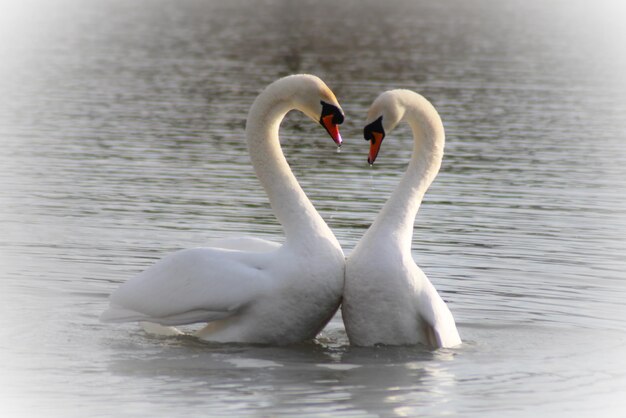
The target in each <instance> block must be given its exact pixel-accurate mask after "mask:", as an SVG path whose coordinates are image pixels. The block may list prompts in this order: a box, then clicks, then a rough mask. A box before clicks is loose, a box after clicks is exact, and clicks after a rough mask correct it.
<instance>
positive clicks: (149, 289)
mask: <svg viewBox="0 0 626 418" xmlns="http://www.w3.org/2000/svg"><path fill="white" fill-rule="evenodd" d="M292 109H297V110H300V111H302V112H303V113H305V114H306V115H308V116H309V117H311V118H312V119H314V120H315V121H316V122H320V123H321V124H322V125H323V126H324V127H325V128H326V130H327V131H328V133H329V134H330V135H331V136H332V138H333V140H334V141H335V142H336V143H337V144H338V145H340V144H341V136H340V134H339V130H338V127H337V125H338V124H341V123H342V122H343V113H342V111H341V108H340V106H339V104H338V102H337V99H336V98H335V95H334V94H333V93H332V91H331V90H330V89H329V88H328V87H327V86H326V84H324V82H323V81H322V80H320V79H319V78H317V77H314V76H311V75H294V76H288V77H285V78H282V79H280V80H278V81H275V82H274V83H272V84H270V85H269V86H268V87H267V88H266V89H265V90H264V91H263V92H262V93H261V94H260V95H259V96H258V97H257V98H256V100H255V101H254V103H253V105H252V108H251V109H250V113H249V114H248V121H247V124H246V137H247V141H248V150H249V153H250V157H251V160H252V164H253V166H254V169H255V172H256V174H257V177H258V178H259V180H260V182H261V184H262V186H263V187H264V189H265V191H266V192H267V195H268V197H269V200H270V203H271V206H272V209H273V211H274V213H275V214H276V217H277V219H278V221H279V222H280V223H281V224H282V226H283V229H284V231H285V236H286V237H285V243H284V244H283V245H282V246H281V245H278V244H276V243H273V242H269V241H265V240H262V239H255V238H241V239H226V240H223V241H222V245H221V246H220V247H211V248H194V249H188V250H182V251H178V252H176V253H173V254H171V255H169V256H167V257H165V258H163V259H162V260H160V261H158V262H157V263H156V264H154V265H153V266H151V267H149V268H148V269H147V270H145V271H144V272H142V273H140V274H139V275H138V276H136V277H134V278H132V279H131V280H129V281H127V282H126V283H124V284H122V285H121V286H120V287H119V288H118V289H117V290H116V291H115V292H114V293H113V294H112V295H111V298H110V307H109V309H108V310H107V311H105V312H104V313H103V314H102V316H101V319H102V320H103V321H105V322H129V321H146V322H150V323H156V324H161V325H182V324H190V323H197V322H208V324H207V326H206V327H204V328H203V329H201V330H199V331H198V332H197V333H196V334H195V335H196V336H198V337H199V338H202V339H205V340H209V341H216V342H242V343H266V344H289V343H292V342H298V341H303V340H307V339H311V338H313V337H315V335H316V334H317V333H318V332H319V331H320V330H321V329H322V328H323V327H324V325H326V323H327V322H328V321H329V320H330V318H331V317H332V316H333V314H334V313H335V312H336V311H337V309H338V307H339V304H340V301H341V294H342V291H343V279H344V267H345V258H344V254H343V251H342V250H341V247H340V246H339V243H338V242H337V240H336V238H335V236H334V235H333V233H332V232H331V230H330V229H329V228H328V226H327V225H326V223H325V222H324V220H323V219H322V217H321V216H320V215H319V214H318V213H317V211H316V210H315V208H314V207H313V205H312V203H311V201H310V200H309V199H308V198H307V196H306V195H305V194H304V191H303V190H302V188H301V187H300V185H299V184H298V181H297V180H296V178H295V177H294V175H293V173H292V172H291V169H290V168H289V165H288V164H287V161H286V159H285V157H284V155H283V152H282V150H281V148H280V144H279V139H278V130H279V125H280V122H281V121H282V119H283V118H284V116H285V115H286V113H287V112H289V111H290V110H292ZM155 328H156V329H160V328H161V327H155ZM153 329H154V328H153ZM174 332H175V330H174Z"/></svg>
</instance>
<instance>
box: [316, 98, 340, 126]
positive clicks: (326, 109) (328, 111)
mask: <svg viewBox="0 0 626 418" xmlns="http://www.w3.org/2000/svg"><path fill="white" fill-rule="evenodd" d="M320 103H321V105H322V116H321V117H320V122H321V121H322V120H324V118H325V117H327V116H331V115H332V117H333V119H332V122H333V123H334V124H335V125H341V124H342V123H343V112H342V111H341V110H340V109H339V108H338V107H337V106H335V105H331V104H330V103H326V102H325V101H323V100H321V101H320Z"/></svg>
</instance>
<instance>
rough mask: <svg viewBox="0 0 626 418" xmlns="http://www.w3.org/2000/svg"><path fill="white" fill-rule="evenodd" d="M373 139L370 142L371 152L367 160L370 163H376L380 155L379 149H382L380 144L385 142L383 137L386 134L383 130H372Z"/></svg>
mask: <svg viewBox="0 0 626 418" xmlns="http://www.w3.org/2000/svg"><path fill="white" fill-rule="evenodd" d="M371 134H372V139H371V142H370V152H369V154H368V155H367V162H368V163H369V164H374V161H376V157H377V156H378V151H380V144H382V143H383V138H384V137H385V135H384V134H383V133H382V132H376V131H372V132H371Z"/></svg>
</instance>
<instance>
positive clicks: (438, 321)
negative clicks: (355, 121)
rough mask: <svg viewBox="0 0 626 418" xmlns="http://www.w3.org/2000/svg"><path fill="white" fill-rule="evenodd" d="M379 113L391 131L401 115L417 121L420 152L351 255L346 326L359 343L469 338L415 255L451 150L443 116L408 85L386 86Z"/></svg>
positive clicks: (373, 114) (446, 343)
mask: <svg viewBox="0 0 626 418" xmlns="http://www.w3.org/2000/svg"><path fill="white" fill-rule="evenodd" d="M379 116H382V127H383V128H384V131H387V132H388V131H390V130H391V129H393V128H394V127H395V126H396V125H397V124H398V122H400V121H401V120H406V121H407V122H408V123H409V124H410V126H411V128H412V130H413V136H414V148H413V155H412V158H411V162H410V163H409V166H408V169H407V171H406V173H405V174H404V176H403V177H402V180H401V181H400V184H399V185H398V187H397V188H396V189H395V190H394V192H393V193H392V195H391V197H390V198H389V200H388V201H387V203H386V204H385V206H384V208H383V209H382V211H381V213H380V214H379V215H378V217H377V218H376V219H375V221H374V223H373V224H372V225H371V227H370V228H369V229H368V231H367V232H366V233H365V235H364V236H363V238H362V239H361V241H360V242H359V243H358V245H357V246H356V248H355V249H354V251H352V253H351V254H350V256H349V257H348V259H347V261H346V281H345V287H344V296H343V304H342V313H343V320H344V323H345V326H346V331H347V333H348V337H349V339H350V343H351V344H354V345H359V346H371V345H375V344H388V345H410V344H416V343H421V344H425V345H428V346H431V347H452V346H455V345H458V344H460V343H461V339H460V337H459V333H458V331H457V329H456V325H455V322H454V318H453V317H452V314H451V313H450V310H449V309H448V307H447V306H446V304H445V302H444V301H443V300H442V299H441V297H440V296H439V294H438V293H437V291H436V290H435V288H434V286H433V285H432V284H431V283H430V281H429V280H428V278H427V277H426V275H425V274H424V273H423V272H422V270H421V269H420V268H419V267H418V266H417V265H416V264H415V262H414V261H413V257H412V256H411V239H412V235H413V223H414V220H415V216H416V214H417V210H418V208H419V206H420V203H421V201H422V198H423V196H424V193H425V192H426V190H427V189H428V187H429V186H430V184H431V183H432V181H433V180H434V178H435V176H436V175H437V173H438V171H439V167H440V166H441V160H442V158H443V147H444V141H445V135H444V129H443V124H442V123H441V119H440V117H439V115H438V113H437V111H436V110H435V109H434V108H433V106H432V105H431V104H430V103H429V102H428V101H427V100H426V99H424V98H423V97H422V96H420V95H418V94H417V93H414V92H411V91H408V90H392V91H388V92H385V93H383V94H381V95H380V96H379V97H378V98H377V99H376V101H375V102H374V103H373V104H372V107H371V108H370V111H369V114H368V123H369V122H372V121H374V120H375V119H376V118H378V117H379ZM368 126H370V125H368ZM384 131H383V132H382V134H383V137H384ZM378 140H379V141H382V138H378ZM374 142H375V141H374ZM377 146H380V143H378V144H377ZM377 151H378V148H376V152H374V153H373V158H372V162H373V159H375V157H376V153H377ZM370 156H372V152H370Z"/></svg>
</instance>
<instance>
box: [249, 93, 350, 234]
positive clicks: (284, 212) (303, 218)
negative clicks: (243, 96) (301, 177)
mask: <svg viewBox="0 0 626 418" xmlns="http://www.w3.org/2000/svg"><path fill="white" fill-rule="evenodd" d="M272 87H275V86H270V87H268V88H267V89H266V90H265V91H264V92H263V93H261V94H260V95H259V96H258V97H257V99H256V100H255V101H254V103H253V105H252V108H251V109H250V113H249V114H248V121H247V123H246V137H247V141H248V151H249V153H250V158H251V159H252V165H253V166H254V171H255V172H256V175H257V177H258V178H259V180H260V182H261V185H262V186H263V188H264V189H265V192H266V193H267V195H268V198H269V200H270V204H271V206H272V210H273V212H274V214H275V215H276V218H277V219H278V222H280V224H281V225H282V226H283V229H284V231H285V236H286V242H289V243H311V242H312V241H315V239H316V238H324V239H327V240H328V239H330V240H332V241H333V242H335V243H337V241H336V239H335V237H334V235H333V234H332V232H331V230H330V228H329V227H328V225H326V222H324V220H323V219H322V217H321V216H320V215H319V213H318V212H317V210H315V208H314V207H313V204H312V203H311V201H310V200H309V199H308V197H307V196H306V194H305V193H304V191H303V190H302V188H301V187H300V184H298V181H297V180H296V178H295V176H294V175H293V173H292V171H291V169H290V167H289V164H288V163H287V160H286V159H285V156H284V154H283V152H282V149H281V147H280V142H279V139H278V130H279V127H280V122H281V121H282V120H283V118H284V117H285V115H286V114H287V112H289V111H290V110H292V109H294V107H293V105H292V104H291V102H290V101H289V99H288V97H289V96H288V95H287V94H285V95H284V96H285V97H283V94H281V92H280V91H277V90H278V89H277V88H272ZM337 245H339V244H338V243H337Z"/></svg>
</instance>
